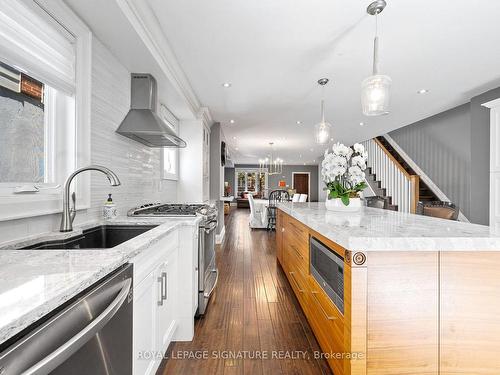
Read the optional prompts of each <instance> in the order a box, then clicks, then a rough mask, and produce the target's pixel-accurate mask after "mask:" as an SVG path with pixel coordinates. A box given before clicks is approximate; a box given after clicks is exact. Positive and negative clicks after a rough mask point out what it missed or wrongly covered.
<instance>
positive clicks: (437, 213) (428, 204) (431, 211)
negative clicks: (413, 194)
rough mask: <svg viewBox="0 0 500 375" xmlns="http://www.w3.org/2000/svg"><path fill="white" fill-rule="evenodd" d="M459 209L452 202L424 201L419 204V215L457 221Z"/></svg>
mask: <svg viewBox="0 0 500 375" xmlns="http://www.w3.org/2000/svg"><path fill="white" fill-rule="evenodd" d="M458 213H459V209H458V207H457V206H456V205H455V204H453V203H451V202H442V201H424V202H422V201H421V202H418V205H417V214H419V215H425V216H432V217H438V218H440V219H447V220H457V219H458Z"/></svg>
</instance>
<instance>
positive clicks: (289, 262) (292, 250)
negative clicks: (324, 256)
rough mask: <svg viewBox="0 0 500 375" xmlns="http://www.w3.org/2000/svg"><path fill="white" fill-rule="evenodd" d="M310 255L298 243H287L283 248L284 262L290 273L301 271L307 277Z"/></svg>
mask: <svg viewBox="0 0 500 375" xmlns="http://www.w3.org/2000/svg"><path fill="white" fill-rule="evenodd" d="M308 255H309V254H308V253H307V252H305V251H304V246H300V245H299V244H297V243H296V241H293V240H292V241H288V240H287V241H285V244H284V246H283V258H284V259H283V261H284V262H285V264H286V268H287V270H289V271H297V270H299V269H300V270H301V271H302V272H303V273H304V274H305V275H307V274H309V256H308Z"/></svg>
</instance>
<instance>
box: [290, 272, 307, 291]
mask: <svg viewBox="0 0 500 375" xmlns="http://www.w3.org/2000/svg"><path fill="white" fill-rule="evenodd" d="M289 273H290V276H292V279H293V282H294V283H295V285H296V286H297V289H298V290H299V292H300V293H304V290H302V289H300V285H299V283H298V282H297V279H296V278H295V272H289Z"/></svg>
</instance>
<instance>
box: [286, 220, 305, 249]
mask: <svg viewBox="0 0 500 375" xmlns="http://www.w3.org/2000/svg"><path fill="white" fill-rule="evenodd" d="M286 218H287V220H286V228H285V232H288V233H289V234H290V235H291V236H293V237H294V238H295V239H296V240H297V241H298V242H299V243H301V242H304V243H307V242H309V229H308V228H307V227H306V226H305V225H304V224H302V223H301V222H300V221H298V220H295V219H294V218H293V217H291V216H287V217H286Z"/></svg>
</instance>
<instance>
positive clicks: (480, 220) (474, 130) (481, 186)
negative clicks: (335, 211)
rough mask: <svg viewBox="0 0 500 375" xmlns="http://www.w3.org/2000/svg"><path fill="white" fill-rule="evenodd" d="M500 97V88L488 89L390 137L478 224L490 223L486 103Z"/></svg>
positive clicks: (488, 139) (488, 120)
mask: <svg viewBox="0 0 500 375" xmlns="http://www.w3.org/2000/svg"><path fill="white" fill-rule="evenodd" d="M499 97H500V88H497V89H494V90H490V91H487V92H485V93H483V94H481V95H477V96H475V97H473V98H472V99H471V100H470V102H469V103H466V104H463V105H461V106H458V107H456V108H453V109H450V110H448V111H445V112H442V113H439V114H437V115H435V116H432V117H429V118H427V119H424V120H422V121H419V122H416V123H414V124H411V125H408V126H405V127H403V128H400V129H397V130H395V131H392V132H390V133H389V135H390V136H391V137H392V138H393V139H394V140H395V141H396V142H397V143H398V144H399V145H400V146H401V147H402V148H403V150H405V152H406V153H407V154H408V155H409V156H410V157H411V158H412V159H413V160H414V161H415V163H417V165H418V166H419V167H420V168H422V170H423V171H424V172H425V173H426V174H427V175H428V176H429V177H430V178H431V179H432V180H433V181H434V183H435V184H436V185H437V186H438V187H439V188H440V189H441V190H442V191H443V192H444V193H445V194H446V195H447V196H448V197H449V198H450V199H451V200H452V201H453V202H454V203H456V204H458V205H459V206H460V210H461V211H462V212H463V214H464V215H465V216H466V217H467V218H468V219H469V220H470V221H471V222H472V223H477V224H484V225H488V224H489V165H490V114H489V109H488V108H485V107H482V104H483V103H485V102H488V101H490V100H493V99H497V98H499Z"/></svg>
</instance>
